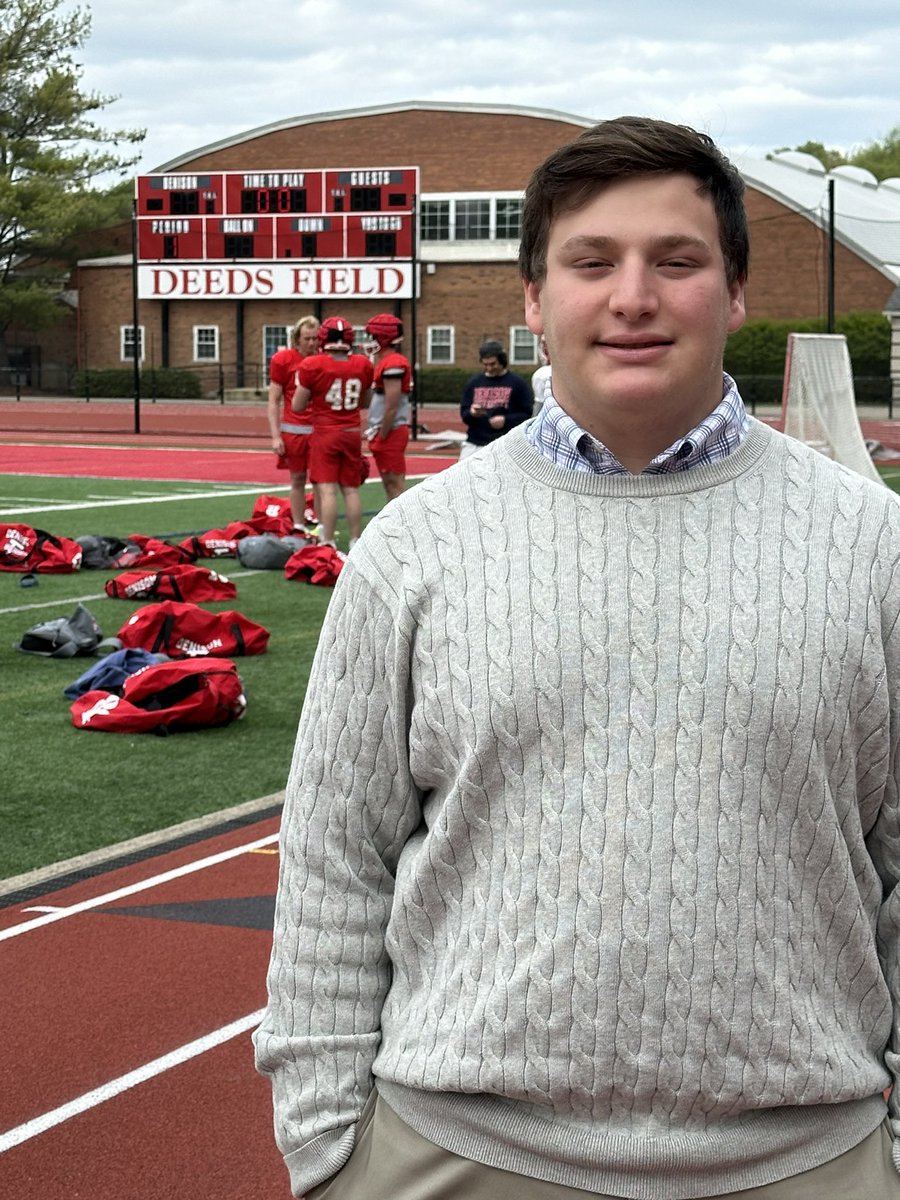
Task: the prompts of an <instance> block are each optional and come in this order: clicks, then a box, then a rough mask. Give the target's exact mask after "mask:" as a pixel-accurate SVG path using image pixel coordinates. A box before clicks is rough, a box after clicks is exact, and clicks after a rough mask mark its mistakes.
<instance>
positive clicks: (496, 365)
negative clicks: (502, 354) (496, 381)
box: [481, 356, 504, 378]
mask: <svg viewBox="0 0 900 1200" xmlns="http://www.w3.org/2000/svg"><path fill="white" fill-rule="evenodd" d="M481 369H482V371H483V372H484V373H485V375H488V376H490V377H491V378H493V377H494V376H496V375H502V374H503V371H504V368H503V367H502V366H501V365H500V359H499V358H497V357H496V356H493V357H491V358H483V359H481Z"/></svg>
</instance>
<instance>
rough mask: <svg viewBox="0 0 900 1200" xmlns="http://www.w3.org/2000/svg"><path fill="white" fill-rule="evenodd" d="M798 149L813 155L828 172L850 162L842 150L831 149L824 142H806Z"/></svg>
mask: <svg viewBox="0 0 900 1200" xmlns="http://www.w3.org/2000/svg"><path fill="white" fill-rule="evenodd" d="M796 149H797V150H802V151H803V153H804V154H812V155H813V156H814V157H815V158H817V159H818V160H819V162H820V163H822V165H823V166H824V167H825V170H826V171H830V170H831V169H832V168H833V167H840V166H842V165H843V164H844V163H846V162H847V161H848V160H847V158H846V157H845V155H844V154H843V153H842V152H841V151H840V150H832V149H829V148H828V147H827V146H824V145H823V144H822V142H804V143H803V145H802V146H797V147H796Z"/></svg>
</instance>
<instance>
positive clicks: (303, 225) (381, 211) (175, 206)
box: [136, 167, 419, 263]
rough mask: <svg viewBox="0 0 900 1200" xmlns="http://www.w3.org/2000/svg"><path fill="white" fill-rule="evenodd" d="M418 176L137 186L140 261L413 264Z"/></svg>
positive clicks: (240, 175) (288, 174)
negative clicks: (289, 260)
mask: <svg viewBox="0 0 900 1200" xmlns="http://www.w3.org/2000/svg"><path fill="white" fill-rule="evenodd" d="M418 175H419V172H418V168H417V167H377V168H368V169H365V170H359V169H353V170H337V169H330V170H318V169H317V170H313V171H293V170H292V171H224V172H218V173H212V172H210V173H203V172H197V173H194V174H180V173H179V174H165V175H163V174H157V175H142V176H139V177H138V179H137V184H136V199H137V226H138V228H137V246H138V261H139V262H141V263H146V262H193V263H199V262H203V263H206V262H209V261H211V260H218V261H227V262H235V261H240V262H247V261H251V262H252V261H254V260H256V261H267V262H272V261H274V260H277V259H285V258H300V259H307V260H317V259H331V260H345V259H353V260H368V259H381V260H390V259H394V258H406V259H408V258H410V257H411V256H412V254H413V248H414V244H415V241H414V230H413V222H414V221H415V219H416V215H415V201H416V197H417V195H418V188H419V179H418Z"/></svg>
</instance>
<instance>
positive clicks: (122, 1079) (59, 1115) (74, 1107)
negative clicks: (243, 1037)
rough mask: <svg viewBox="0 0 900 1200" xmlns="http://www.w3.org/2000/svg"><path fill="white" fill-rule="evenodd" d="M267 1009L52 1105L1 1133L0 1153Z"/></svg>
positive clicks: (245, 1026)
mask: <svg viewBox="0 0 900 1200" xmlns="http://www.w3.org/2000/svg"><path fill="white" fill-rule="evenodd" d="M265 1011H266V1010H265V1009H264V1008H261V1009H260V1010H259V1011H258V1012H254V1013H248V1014H247V1016H245V1017H239V1018H238V1020H237V1021H232V1022H231V1024H230V1025H223V1026H222V1028H221V1029H216V1030H214V1031H213V1032H212V1033H207V1034H204V1036H203V1037H200V1038H197V1040H196V1041H193V1042H188V1043H187V1045H185V1046H179V1047H178V1049H177V1050H172V1051H170V1053H169V1054H164V1055H163V1056H162V1058H155V1059H153V1061H152V1062H148V1063H145V1064H144V1065H143V1066H142V1067H137V1068H136V1069H135V1070H134V1071H129V1072H128V1073H127V1074H126V1075H120V1076H119V1078H118V1079H111V1080H110V1081H109V1083H102V1084H101V1085H100V1087H97V1088H94V1089H93V1090H92V1091H90V1092H85V1093H84V1095H82V1096H78V1097H77V1098H76V1099H75V1100H70V1101H69V1102H68V1104H61V1105H60V1106H59V1108H54V1109H51V1111H50V1112H46V1113H44V1114H43V1116H40V1117H34V1118H33V1119H32V1120H31V1121H26V1122H25V1124H24V1125H18V1126H16V1128H15V1129H10V1130H9V1131H8V1132H7V1133H3V1134H0V1154H3V1153H4V1152H5V1151H7V1150H11V1149H12V1148H13V1146H21V1144H22V1143H23V1142H27V1141H28V1140H29V1139H30V1138H33V1137H37V1136H38V1134H41V1133H46V1132H47V1130H48V1129H53V1127H54V1126H56V1125H61V1124H62V1123H63V1121H68V1120H69V1119H70V1118H71V1117H77V1116H78V1115H79V1114H80V1113H83V1112H87V1111H88V1109H91V1108H96V1107H97V1105H98V1104H103V1103H104V1102H105V1101H106V1100H112V1099H113V1097H114V1096H119V1095H121V1094H122V1092H127V1091H128V1089H129V1088H133V1087H137V1086H138V1084H141V1083H146V1082H147V1080H148V1079H153V1078H154V1076H156V1075H162V1074H163V1073H164V1072H165V1071H171V1069H172V1068H173V1067H177V1066H180V1065H181V1063H185V1062H187V1061H188V1060H189V1059H192V1058H196V1057H197V1055H198V1054H205V1053H206V1051H207V1050H212V1049H214V1048H215V1047H216V1046H221V1045H222V1043H223V1042H228V1041H230V1040H231V1039H232V1038H234V1037H238V1036H239V1034H242V1033H246V1032H247V1031H248V1030H250V1029H253V1028H254V1027H255V1026H257V1025H258V1024H259V1023H260V1021H261V1020H262V1019H263V1016H264V1015H265Z"/></svg>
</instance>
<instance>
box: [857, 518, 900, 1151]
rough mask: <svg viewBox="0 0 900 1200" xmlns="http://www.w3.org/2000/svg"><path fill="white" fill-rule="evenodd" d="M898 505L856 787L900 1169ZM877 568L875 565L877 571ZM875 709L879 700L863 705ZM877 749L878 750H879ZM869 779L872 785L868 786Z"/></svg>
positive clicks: (886, 552)
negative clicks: (882, 987)
mask: <svg viewBox="0 0 900 1200" xmlns="http://www.w3.org/2000/svg"><path fill="white" fill-rule="evenodd" d="M898 513H900V509H896V508H895V509H894V511H893V512H892V514H891V515H892V516H893V518H894V519H893V520H892V521H888V522H887V523H886V525H885V528H884V531H883V534H882V540H881V546H880V549H881V551H882V553H881V556H880V561H879V565H878V567H879V569H880V571H881V573H882V580H881V590H882V600H881V629H882V639H883V646H884V667H883V673H879V674H880V678H879V679H878V681H877V686H878V687H879V689H883V690H884V693H885V705H884V707H886V708H887V711H888V713H889V716H888V719H887V721H884V720H883V719H882V720H881V721H880V722H879V723H878V725H876V724H875V718H874V717H873V718H872V728H871V729H870V731H869V737H868V738H867V739H866V742H865V746H866V749H867V751H868V757H867V760H866V766H867V770H866V772H865V773H864V775H863V781H862V786H861V788H860V798H859V799H860V811H861V815H862V818H863V823H864V825H866V824H868V822H867V811H868V810H869V809H870V806H872V805H873V804H875V803H876V802H877V817H876V819H875V821H874V824H873V825H872V827H871V829H870V830H869V832H868V835H867V837H866V848H867V849H868V851H869V855H870V856H871V859H872V862H873V865H874V867H875V869H876V871H877V873H878V878H879V881H880V885H881V897H882V899H881V906H880V908H879V911H878V923H877V927H876V938H877V945H878V957H879V960H880V962H881V969H882V972H883V974H884V978H885V982H886V984H887V987H888V991H889V992H890V999H891V1008H892V1021H891V1034H890V1038H889V1039H888V1044H887V1046H886V1048H885V1052H884V1063H885V1067H886V1068H887V1070H888V1072H889V1074H890V1076H891V1079H892V1089H891V1094H890V1097H889V1100H888V1108H889V1113H890V1119H891V1132H892V1133H893V1139H894V1141H893V1160H894V1166H895V1167H896V1169H897V1170H898V1172H900V587H898V586H897V578H898V576H897V571H898V570H900V515H898ZM876 574H877V571H876ZM863 711H864V712H865V713H868V712H870V711H872V712H875V713H877V712H879V711H880V706H879V705H877V704H874V703H873V704H867V705H866V706H865V707H864V710H863ZM873 748H874V750H875V752H874V753H873ZM879 751H880V753H879ZM870 779H871V780H872V787H871V790H869V788H867V787H866V784H867V783H868V782H869V780H870Z"/></svg>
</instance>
